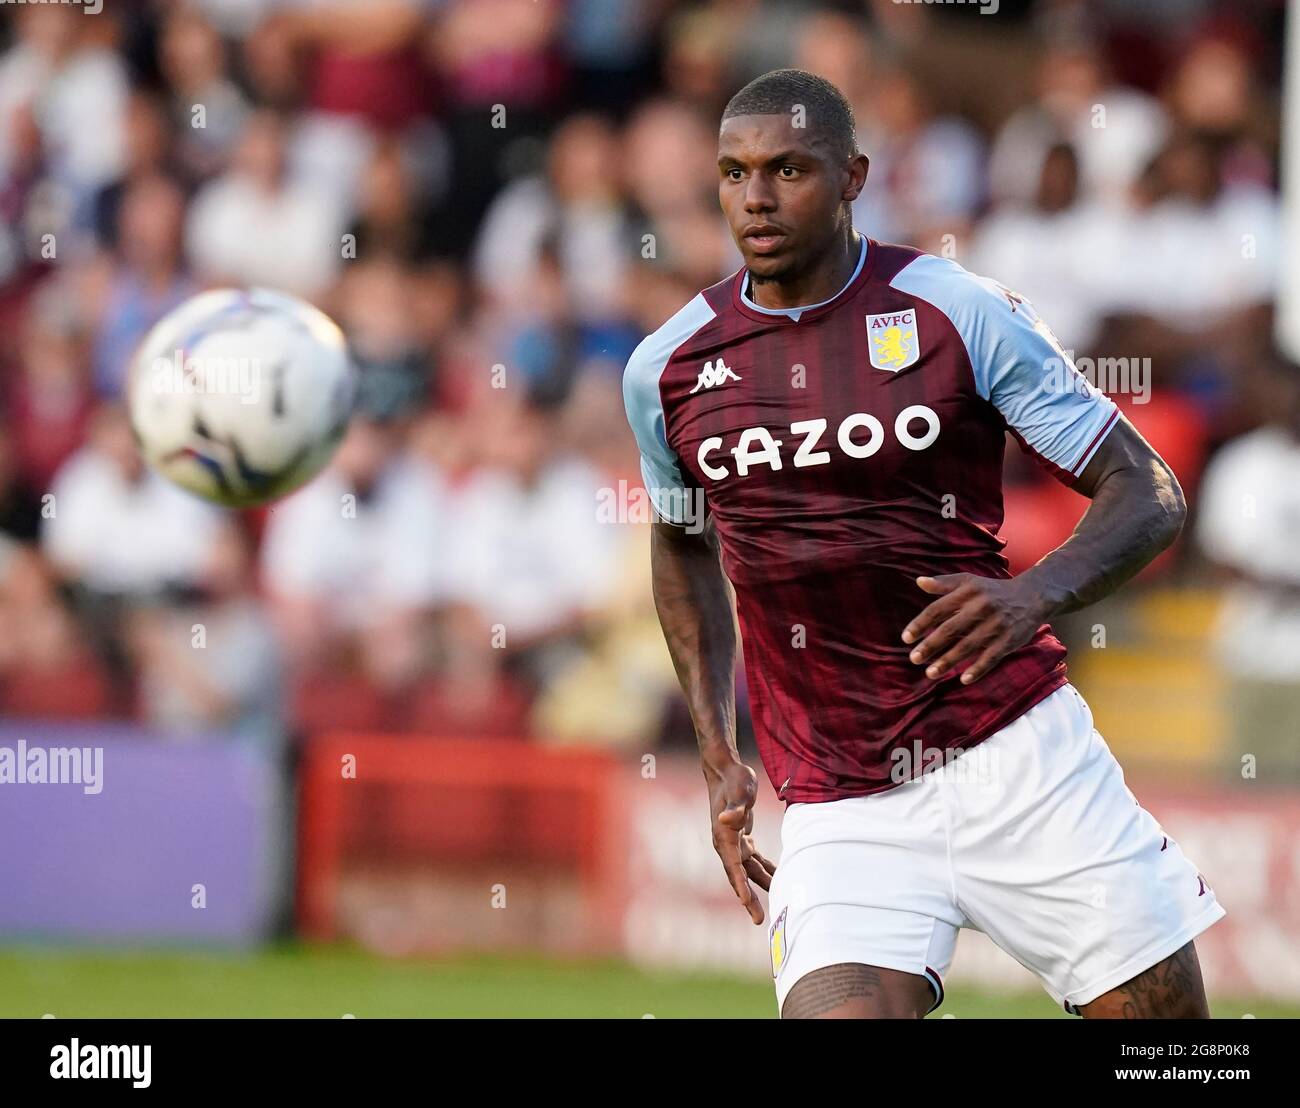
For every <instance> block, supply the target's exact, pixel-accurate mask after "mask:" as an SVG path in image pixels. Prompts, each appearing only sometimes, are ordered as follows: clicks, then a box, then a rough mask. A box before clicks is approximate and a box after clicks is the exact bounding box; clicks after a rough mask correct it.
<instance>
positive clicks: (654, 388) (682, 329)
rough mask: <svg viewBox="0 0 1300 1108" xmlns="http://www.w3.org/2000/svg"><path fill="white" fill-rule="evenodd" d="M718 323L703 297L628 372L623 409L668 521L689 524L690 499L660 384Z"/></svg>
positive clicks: (649, 342) (638, 352)
mask: <svg viewBox="0 0 1300 1108" xmlns="http://www.w3.org/2000/svg"><path fill="white" fill-rule="evenodd" d="M713 317H714V312H713V309H712V308H711V307H709V305H708V302H707V301H706V300H705V299H704V297H703V296H696V297H695V299H694V300H692V301H691V302H690V303H689V304H687V305H686V306H685V307H684V308H682V310H681V311H679V312H678V313H677V314H676V315H675V316H673V317H672V318H671V319H670V320H668V322H667V323H665V324H664V325H663V326H662V327H660V328H659V330H657V331H655V332H654V333H653V334H651V335H647V336H646V338H645V339H644V340H643V341H642V343H641V345H640V346H638V347H637V348H636V349H635V350H634V351H633V352H632V357H631V358H629V359H628V363H627V368H626V369H625V370H624V371H623V405H624V407H625V408H626V410H627V421H628V423H629V424H630V425H631V427H632V433H633V434H634V435H635V436H636V442H637V447H638V448H639V449H640V451H641V480H642V481H644V482H645V487H646V491H647V492H648V493H649V494H650V499H651V502H652V503H653V504H654V506H655V511H657V512H658V513H659V514H660V515H661V516H663V518H664V519H666V520H668V521H670V522H672V523H678V524H685V523H687V522H688V518H689V513H688V510H687V508H688V501H687V497H688V495H689V493H688V491H687V488H686V481H685V479H684V478H683V477H682V471H681V467H680V465H679V464H678V459H677V455H676V453H675V452H674V451H673V449H672V447H670V446H669V445H668V438H667V433H666V429H665V425H664V406H663V398H662V396H661V395H660V392H659V379H660V378H661V377H662V376H663V372H664V370H665V369H666V368H667V366H668V362H669V359H671V358H672V356H673V352H674V351H675V350H676V349H677V348H678V347H679V346H681V345H682V343H684V342H685V341H686V340H687V339H689V338H690V337H691V336H692V335H693V334H695V332H696V331H698V330H699V329H700V328H701V327H703V326H704V325H705V324H706V323H708V322H709V321H710V320H711V319H713Z"/></svg>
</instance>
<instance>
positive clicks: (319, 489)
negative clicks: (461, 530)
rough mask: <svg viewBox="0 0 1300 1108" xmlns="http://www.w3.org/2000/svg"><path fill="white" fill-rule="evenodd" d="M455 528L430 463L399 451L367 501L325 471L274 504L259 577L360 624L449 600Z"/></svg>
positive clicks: (342, 621)
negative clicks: (448, 577)
mask: <svg viewBox="0 0 1300 1108" xmlns="http://www.w3.org/2000/svg"><path fill="white" fill-rule="evenodd" d="M450 527H451V521H450V520H449V519H448V517H447V512H446V492H445V487H444V484H443V481H442V479H441V477H440V475H439V474H438V473H437V472H436V471H434V470H432V469H431V468H428V467H425V466H422V465H420V464H418V463H416V462H410V461H406V460H398V461H396V462H394V463H393V464H392V465H391V466H390V467H389V468H388V469H387V470H386V471H385V472H384V473H383V474H381V476H380V477H379V480H378V481H377V483H376V487H375V489H374V490H373V492H372V494H371V495H370V496H369V497H368V498H367V499H365V500H361V499H360V498H355V494H353V492H352V490H351V488H350V487H349V486H348V485H347V484H346V483H345V482H344V481H343V479H342V478H341V476H340V475H339V474H338V473H337V472H336V471H334V470H326V472H325V473H323V474H322V475H321V476H320V477H318V478H317V479H316V480H315V481H313V482H311V483H310V484H309V485H307V486H306V487H305V488H303V489H301V490H300V491H299V492H296V493H294V495H293V496H291V497H289V498H288V499H286V500H285V501H284V502H283V503H281V504H278V505H276V506H275V508H274V510H273V511H272V512H271V515H270V518H269V520H268V523H267V528H266V534H265V536H264V540H263V547H262V580H263V583H264V584H265V586H266V588H267V589H268V590H269V591H270V593H271V595H272V596H275V597H279V598H282V599H286V600H314V601H317V602H319V603H321V604H323V605H324V606H325V611H326V613H327V618H328V619H330V620H331V621H332V622H334V623H335V625H336V626H340V627H345V628H348V629H352V630H359V629H363V628H366V627H370V626H373V625H374V624H376V623H378V622H380V621H382V620H383V619H385V618H386V617H387V616H389V615H390V614H392V613H393V612H394V611H401V610H404V609H413V608H421V607H427V606H432V605H434V604H436V603H438V602H439V601H441V600H442V599H444V597H445V595H446V580H445V576H444V574H445V569H444V567H445V565H446V561H447V550H446V543H447V538H448V533H449V529H450Z"/></svg>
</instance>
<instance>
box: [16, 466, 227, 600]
mask: <svg viewBox="0 0 1300 1108" xmlns="http://www.w3.org/2000/svg"><path fill="white" fill-rule="evenodd" d="M51 492H53V494H54V501H53V515H51V516H50V517H49V518H48V519H46V520H45V521H44V524H43V529H42V532H41V541H42V544H43V546H44V549H45V553H46V554H47V555H48V556H49V558H50V559H51V560H52V561H53V562H54V563H55V564H56V565H58V566H59V567H60V568H61V569H63V570H64V572H70V573H72V574H73V575H74V576H75V577H76V578H77V579H78V580H79V581H80V582H81V583H82V584H84V585H86V586H87V587H89V588H91V589H94V590H96V591H98V592H106V593H151V592H154V591H156V590H158V589H160V588H161V587H163V586H164V585H166V584H168V583H174V584H195V583H197V582H198V581H199V580H201V578H202V576H203V574H204V572H205V571H206V570H207V567H208V564H209V561H210V559H211V556H212V549H213V542H214V540H215V538H216V535H217V532H218V529H219V527H220V518H219V516H218V514H217V510H216V509H215V508H211V507H209V506H208V505H207V504H204V503H203V502H202V501H200V500H198V499H196V498H195V497H193V496H190V495H189V494H188V493H184V492H181V491H180V490H179V489H177V488H176V487H174V486H173V485H169V484H168V483H167V482H166V481H164V480H163V479H162V478H161V477H159V476H157V474H155V473H153V472H152V471H149V470H146V471H145V473H144V476H143V477H142V478H141V479H140V481H138V482H137V483H135V484H130V483H128V482H127V480H126V478H125V477H124V476H123V475H122V471H121V469H119V468H118V467H117V466H116V465H115V464H114V463H113V462H112V461H110V460H109V459H108V458H106V457H105V456H104V455H102V454H100V453H98V452H97V451H95V450H93V449H90V448H83V449H82V450H80V451H79V452H78V453H76V454H74V455H73V456H72V457H71V458H70V459H69V460H68V462H67V463H66V464H65V465H64V467H63V468H62V469H61V470H60V471H59V473H58V475H57V476H56V477H55V479H54V484H53V487H52V489H51Z"/></svg>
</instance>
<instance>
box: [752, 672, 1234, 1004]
mask: <svg viewBox="0 0 1300 1108" xmlns="http://www.w3.org/2000/svg"><path fill="white" fill-rule="evenodd" d="M781 847H782V849H781V857H780V861H779V863H778V865H777V871H776V877H775V878H774V879H773V881H772V890H771V895H770V897H769V908H770V917H769V918H770V921H771V923H770V926H769V931H768V938H769V947H770V949H771V953H772V973H773V976H774V977H775V979H776V995H777V1005H778V1009H779V1008H780V1007H781V1006H782V1005H784V1003H785V998H786V995H787V994H788V993H789V992H790V990H791V988H793V987H794V983H795V982H796V981H798V980H799V979H800V978H801V977H803V976H804V975H805V974H808V973H811V972H812V971H813V970H816V969H821V968H822V967H824V966H832V965H837V964H839V963H841V962H860V963H864V964H866V965H872V966H880V967H882V968H885V969H895V970H901V971H903V972H905V973H915V974H920V975H922V976H925V977H927V978H929V980H930V982H931V984H932V985H933V986H934V990H935V995H936V1001H935V1007H938V1005H939V1003H940V1002H941V1001H942V999H943V976H944V974H945V973H946V972H947V970H948V967H949V966H950V965H951V963H952V956H953V949H954V947H955V945H956V941H957V929H958V928H961V927H970V928H974V929H975V930H978V931H983V932H984V933H985V934H986V935H988V936H989V938H990V939H992V940H993V941H994V942H995V943H997V945H998V946H1000V947H1001V948H1002V949H1003V950H1005V951H1006V952H1007V953H1008V954H1010V955H1011V956H1012V957H1014V958H1015V959H1016V960H1017V961H1018V962H1020V963H1021V964H1022V965H1024V966H1025V967H1027V968H1028V969H1030V970H1032V971H1033V972H1034V973H1035V974H1037V975H1038V978H1039V980H1041V981H1042V983H1043V986H1044V988H1046V990H1047V991H1048V992H1049V993H1050V994H1051V995H1052V997H1053V998H1055V1000H1056V1002H1057V1003H1058V1004H1063V1005H1064V1006H1065V1008H1066V1010H1067V1011H1074V1010H1076V1009H1077V1008H1079V1007H1082V1006H1083V1005H1085V1004H1087V1003H1089V1002H1090V1001H1093V1000H1096V999H1097V997H1099V996H1101V995H1102V994H1103V993H1106V992H1109V991H1110V990H1111V989H1113V988H1115V987H1116V986H1118V985H1122V984H1123V983H1124V982H1125V981H1128V980H1129V979H1130V978H1132V977H1134V976H1136V975H1137V974H1139V973H1141V972H1143V971H1144V970H1147V969H1149V968H1150V967H1151V966H1153V965H1155V964H1156V963H1157V962H1159V961H1161V960H1162V959H1164V958H1166V957H1168V956H1169V955H1170V954H1173V953H1174V952H1175V951H1176V950H1178V949H1180V948H1181V947H1182V946H1184V945H1185V944H1186V943H1188V942H1189V941H1191V939H1193V938H1194V937H1195V936H1197V935H1199V934H1200V933H1201V932H1202V931H1204V930H1205V929H1206V928H1207V927H1209V926H1210V925H1211V924H1212V923H1214V922H1215V921H1216V920H1218V919H1219V918H1221V917H1222V916H1223V915H1224V910H1223V908H1221V907H1220V906H1219V903H1218V901H1217V900H1216V899H1215V896H1214V892H1213V891H1212V890H1211V889H1210V887H1209V884H1208V883H1207V882H1206V881H1205V880H1204V879H1203V878H1202V877H1201V875H1200V874H1199V873H1198V872H1197V870H1196V867H1195V866H1194V865H1193V864H1192V863H1191V862H1190V861H1189V860H1188V859H1187V857H1186V856H1185V855H1184V854H1183V852H1182V851H1181V850H1180V849H1179V848H1178V844H1177V843H1176V842H1174V841H1173V839H1171V838H1169V837H1168V836H1167V835H1166V834H1165V832H1164V831H1163V830H1161V828H1160V825H1159V824H1158V823H1157V822H1156V821H1155V819H1154V818H1153V817H1152V816H1151V815H1150V814H1148V813H1147V812H1146V811H1145V810H1144V809H1143V808H1142V807H1141V806H1140V805H1139V804H1138V802H1137V799H1136V798H1135V797H1134V796H1133V794H1132V792H1130V791H1129V789H1128V786H1126V785H1125V784H1124V772H1123V770H1121V769H1120V766H1119V763H1118V762H1117V761H1115V757H1114V755H1112V754H1111V752H1110V750H1109V748H1108V747H1107V746H1106V743H1105V740H1103V739H1102V737H1101V735H1099V734H1098V733H1097V731H1096V730H1095V729H1094V727H1093V724H1092V712H1091V711H1090V710H1089V709H1088V705H1087V704H1086V703H1085V702H1084V700H1083V697H1081V696H1080V695H1079V693H1078V692H1077V691H1076V690H1075V689H1074V687H1073V686H1072V685H1065V686H1063V687H1062V688H1060V689H1057V690H1056V691H1055V692H1054V693H1052V694H1051V695H1049V696H1047V697H1046V698H1044V699H1043V700H1041V701H1040V702H1039V703H1038V704H1036V705H1035V706H1034V707H1033V708H1031V709H1030V710H1029V711H1028V712H1026V713H1025V714H1024V715H1022V716H1021V717H1020V718H1019V719H1017V720H1015V721H1014V722H1013V723H1011V724H1009V725H1008V726H1006V727H1004V728H1003V729H1002V730H1001V731H998V732H997V733H996V734H994V735H992V736H991V737H989V738H988V739H986V740H985V741H984V742H982V743H979V744H978V745H977V746H974V747H972V748H971V749H970V750H968V751H967V752H965V753H964V754H962V755H961V756H960V757H955V758H954V759H953V760H951V761H948V762H946V764H943V765H941V766H938V767H936V768H934V769H933V770H931V771H930V772H928V773H926V774H924V776H922V777H920V778H917V779H915V780H912V781H908V782H907V783H905V784H902V785H899V786H898V787H897V788H894V789H890V790H889V791H888V792H883V793H877V794H875V795H873V796H863V797H851V798H849V799H846V800H835V801H829V802H826V803H821V804H791V805H790V806H789V808H788V809H787V810H786V813H785V818H784V820H783V821H782V824H781Z"/></svg>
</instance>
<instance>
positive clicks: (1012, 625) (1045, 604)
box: [903, 416, 1187, 684]
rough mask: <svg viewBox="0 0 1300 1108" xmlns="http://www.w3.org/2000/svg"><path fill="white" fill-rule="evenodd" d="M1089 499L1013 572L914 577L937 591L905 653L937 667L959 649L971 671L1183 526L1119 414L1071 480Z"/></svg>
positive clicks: (1173, 490)
mask: <svg viewBox="0 0 1300 1108" xmlns="http://www.w3.org/2000/svg"><path fill="white" fill-rule="evenodd" d="M1074 487H1075V488H1076V489H1077V490H1078V491H1079V492H1081V493H1083V494H1084V495H1085V496H1087V497H1089V498H1090V499H1091V500H1092V503H1091V504H1090V505H1089V506H1088V510H1087V511H1086V512H1085V513H1084V515H1083V518H1082V519H1081V520H1080V521H1079V525H1078V526H1077V527H1076V528H1075V530H1074V534H1072V535H1071V536H1070V538H1069V539H1067V540H1066V542H1065V543H1063V544H1062V545H1061V546H1059V547H1057V549H1056V550H1054V551H1052V552H1051V553H1050V554H1048V555H1047V556H1046V557H1045V558H1043V559H1042V560H1041V561H1040V562H1039V563H1038V564H1037V565H1035V566H1033V567H1032V568H1031V569H1028V570H1026V571H1025V572H1024V573H1022V574H1020V575H1019V576H1017V577H1011V578H988V577H976V576H974V575H973V574H969V573H953V574H947V575H945V576H942V577H919V578H917V584H918V585H919V586H920V587H921V588H922V589H923V590H924V591H925V592H927V593H931V594H932V595H934V596H936V597H937V598H938V599H936V600H934V601H933V602H932V603H930V604H929V605H928V606H927V607H926V608H925V610H924V611H922V612H921V613H920V614H919V615H918V616H917V617H916V618H915V619H914V620H912V622H911V623H909V624H908V625H907V627H906V629H905V630H904V631H903V642H905V643H908V644H912V643H915V644H916V647H915V649H914V650H913V651H912V653H911V659H912V661H913V662H915V663H916V664H917V665H924V666H925V667H926V676H927V677H930V678H934V679H938V678H940V677H943V676H944V674H946V673H948V672H949V671H950V670H951V669H952V668H953V667H954V666H956V665H957V664H958V663H960V662H962V661H963V660H964V659H968V658H974V661H972V662H971V664H970V665H969V667H968V668H967V669H966V670H965V671H964V672H963V673H962V675H961V681H962V683H963V684H970V683H971V682H972V681H978V680H979V679H980V678H981V677H983V676H984V675H985V674H986V673H988V672H989V670H991V669H992V668H993V667H994V666H996V665H997V664H998V662H999V661H1001V660H1002V658H1004V657H1005V656H1006V655H1007V654H1009V653H1010V652H1011V651H1013V650H1015V649H1017V648H1018V647H1020V646H1023V645H1024V644H1025V643H1026V642H1028V641H1029V640H1030V638H1031V637H1032V636H1033V634H1034V632H1035V631H1037V629H1038V628H1039V627H1040V626H1042V624H1044V623H1046V622H1048V621H1049V620H1051V619H1052V618H1053V617H1054V616H1057V615H1060V614H1062V613H1064V612H1073V611H1076V610H1078V609H1079V608H1085V607H1087V606H1088V605H1089V604H1093V603H1095V602H1096V601H1098V600H1100V599H1101V598H1102V597H1104V596H1107V595H1109V594H1110V593H1112V592H1114V591H1115V590H1116V589H1117V588H1119V586H1120V585H1122V584H1123V583H1124V582H1125V581H1127V580H1128V579H1129V578H1130V577H1132V576H1134V574H1136V573H1138V572H1139V571H1140V570H1141V569H1142V567H1143V566H1145V565H1147V564H1148V563H1149V562H1150V561H1151V560H1152V559H1153V558H1155V557H1156V555H1157V554H1159V553H1160V552H1161V551H1162V550H1164V549H1166V548H1167V547H1168V546H1169V545H1170V544H1171V543H1172V542H1173V541H1174V539H1175V538H1177V537H1178V532H1179V531H1180V530H1181V529H1182V526H1183V522H1184V520H1185V518H1186V515H1187V506H1186V503H1185V501H1184V499H1183V492H1182V489H1181V488H1179V486H1178V480H1177V478H1176V477H1175V476H1174V474H1173V471H1172V470H1171V469H1170V468H1169V466H1168V465H1167V464H1166V463H1165V461H1164V459H1162V458H1161V457H1160V455H1158V454H1157V453H1156V452H1155V451H1154V450H1153V449H1152V448H1151V446H1150V444H1149V443H1147V441H1146V440H1145V439H1144V438H1143V437H1142V436H1141V435H1140V434H1139V433H1138V431H1137V429H1136V428H1135V427H1134V426H1133V425H1132V424H1131V423H1130V422H1129V421H1128V420H1127V419H1125V418H1124V417H1123V416H1120V417H1119V419H1118V420H1117V422H1116V424H1115V426H1114V427H1112V428H1111V430H1110V433H1109V434H1108V435H1107V436H1106V439H1105V440H1104V441H1103V442H1102V444H1101V446H1100V447H1098V449H1097V452H1096V453H1095V454H1094V455H1093V457H1092V460H1091V461H1089V462H1088V464H1087V466H1085V467H1084V470H1083V472H1082V473H1081V474H1080V476H1079V477H1078V479H1077V480H1076V481H1075V483H1074Z"/></svg>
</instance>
